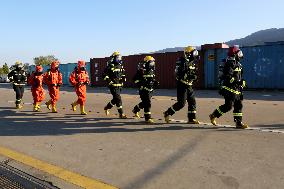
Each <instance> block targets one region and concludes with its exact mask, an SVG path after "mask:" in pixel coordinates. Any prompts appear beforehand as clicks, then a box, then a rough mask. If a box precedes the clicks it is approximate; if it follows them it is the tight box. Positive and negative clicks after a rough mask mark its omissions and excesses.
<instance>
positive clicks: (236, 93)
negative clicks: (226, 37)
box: [213, 57, 245, 123]
mask: <svg viewBox="0 0 284 189" xmlns="http://www.w3.org/2000/svg"><path fill="white" fill-rule="evenodd" d="M220 81H221V83H220V84H221V88H220V91H219V93H220V94H221V95H222V96H224V98H225V104H224V105H222V106H220V107H218V108H217V109H216V110H215V111H214V112H213V116H214V117H217V118H219V117H221V116H222V115H223V114H224V113H226V112H229V111H230V110H231V109H232V107H234V111H233V115H234V120H235V122H236V123H241V122H242V116H243V113H242V109H243V104H242V100H243V94H242V90H243V87H245V81H244V79H243V69H242V65H241V63H240V62H239V61H237V60H235V58H230V57H229V58H227V59H226V61H225V63H224V67H223V74H222V76H221V77H220Z"/></svg>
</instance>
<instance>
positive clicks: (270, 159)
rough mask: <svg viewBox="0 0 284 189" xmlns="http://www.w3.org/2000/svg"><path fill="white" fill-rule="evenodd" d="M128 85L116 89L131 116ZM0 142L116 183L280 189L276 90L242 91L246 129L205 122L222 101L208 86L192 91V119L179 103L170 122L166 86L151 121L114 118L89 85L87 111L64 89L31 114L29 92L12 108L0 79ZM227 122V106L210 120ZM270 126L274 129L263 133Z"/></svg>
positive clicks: (282, 123) (281, 146) (136, 187)
mask: <svg viewBox="0 0 284 189" xmlns="http://www.w3.org/2000/svg"><path fill="white" fill-rule="evenodd" d="M136 93H137V92H136V90H133V89H128V90H124V94H123V102H124V107H125V111H126V113H127V114H128V115H129V117H131V116H132V115H131V110H132V107H133V106H134V105H135V104H136V103H138V102H139V99H138V96H137V95H136ZM0 94H1V100H0V117H1V120H0V146H3V147H6V148H9V149H11V150H14V151H16V152H20V153H23V154H25V155H28V156H31V157H33V158H36V159H38V160H41V161H43V162H47V163H50V164H53V165H56V166H60V167H62V168H64V169H66V170H69V171H72V172H75V173H78V174H81V175H84V176H87V177H89V178H93V179H96V180H99V181H103V182H105V183H108V184H110V185H113V186H116V187H118V188H122V189H140V188H141V189H142V188H143V189H144V188H145V189H146V188H153V189H160V188H163V189H168V188H169V189H172V188H176V189H187V188H275V189H276V188H283V186H284V134H283V131H284V117H283V112H284V101H283V100H284V93H283V92H271V91H268V92H259V91H255V92H246V99H247V100H245V102H244V104H245V108H244V114H245V119H244V121H245V122H247V123H249V124H250V126H251V127H252V129H254V130H236V129H234V128H229V127H227V128H224V127H222V126H220V127H217V128H216V127H213V126H210V125H206V123H208V122H209V120H208V114H209V113H211V111H213V110H214V108H216V107H217V106H218V105H221V104H222V102H223V100H222V99H221V98H220V97H219V96H218V94H217V92H216V91H197V93H196V94H197V95H196V96H197V103H198V117H199V119H200V121H202V122H204V123H205V124H202V125H200V126H198V127H197V126H192V125H188V124H185V123H184V122H183V121H185V120H186V112H187V110H186V108H184V110H182V111H180V112H178V113H177V114H176V115H175V116H174V117H173V119H175V120H176V121H173V122H172V123H171V124H164V122H163V120H162V112H163V111H164V110H165V109H166V108H167V107H169V106H170V105H172V104H173V103H174V102H175V99H176V98H175V91H174V90H158V91H157V92H156V93H155V96H154V99H153V110H152V114H153V116H154V117H155V118H156V122H157V124H156V125H151V126H149V125H144V124H143V122H141V121H143V120H142V119H141V120H135V119H133V118H130V119H127V120H119V119H117V115H115V114H117V112H116V110H115V109H113V111H112V115H111V116H110V117H105V115H104V114H103V113H104V112H103V111H102V109H103V107H104V105H105V104H106V103H107V101H108V100H109V99H110V95H109V94H108V93H107V90H106V89H104V88H99V89H98V88H90V89H89V93H88V105H87V107H86V109H87V110H88V111H89V114H88V115H87V116H81V115H78V113H79V112H78V113H73V112H72V111H71V110H70V103H71V102H72V101H73V100H74V99H75V94H74V92H73V91H72V88H69V87H65V88H63V90H62V92H61V100H60V102H59V108H58V109H59V113H58V114H52V113H48V111H47V110H46V108H44V107H43V108H42V112H40V113H36V114H35V113H33V112H32V111H31V110H32V106H31V104H30V103H31V102H32V99H31V93H30V92H29V91H28V90H26V93H25V97H24V101H25V103H26V104H25V108H24V109H22V110H19V111H17V110H15V109H14V104H13V102H12V101H14V93H13V90H12V89H11V88H10V86H9V85H6V84H1V85H0ZM218 121H219V123H220V124H222V125H232V124H233V119H232V113H230V114H228V115H225V116H224V117H223V118H221V119H220V120H218ZM267 131H275V133H272V132H267ZM0 160H1V161H5V162H8V164H9V165H12V166H14V167H17V168H19V169H21V170H24V171H26V172H28V173H30V174H32V175H35V176H37V177H39V178H42V179H44V180H48V181H51V182H53V184H54V185H56V186H58V187H60V188H71V189H72V188H80V187H78V186H75V185H73V184H70V182H65V181H63V180H61V179H58V178H57V177H55V176H53V175H52V174H47V173H45V172H42V171H39V170H37V169H34V168H31V167H30V166H27V165H24V164H21V163H18V162H16V161H14V160H12V159H9V158H7V157H5V156H0Z"/></svg>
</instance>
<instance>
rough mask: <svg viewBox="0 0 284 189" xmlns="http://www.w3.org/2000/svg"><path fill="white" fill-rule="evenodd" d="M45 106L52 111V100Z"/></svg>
mask: <svg viewBox="0 0 284 189" xmlns="http://www.w3.org/2000/svg"><path fill="white" fill-rule="evenodd" d="M45 105H46V108H47V109H48V110H51V100H49V101H47V102H46V103H45Z"/></svg>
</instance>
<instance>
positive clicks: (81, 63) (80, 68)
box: [77, 60, 86, 71]
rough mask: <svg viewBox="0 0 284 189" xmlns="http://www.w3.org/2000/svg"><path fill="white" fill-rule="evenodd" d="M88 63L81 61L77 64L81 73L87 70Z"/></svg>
mask: <svg viewBox="0 0 284 189" xmlns="http://www.w3.org/2000/svg"><path fill="white" fill-rule="evenodd" d="M85 67H86V63H85V61H83V60H79V61H78V63H77V68H78V69H79V70H80V71H84V70H85V69H86V68H85Z"/></svg>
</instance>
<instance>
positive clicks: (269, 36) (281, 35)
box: [153, 28, 284, 53]
mask: <svg viewBox="0 0 284 189" xmlns="http://www.w3.org/2000/svg"><path fill="white" fill-rule="evenodd" d="M278 41H284V28H271V29H266V30H261V31H258V32H255V33H252V34H251V35H248V36H247V37H244V38H240V39H234V40H231V41H228V42H225V43H226V44H228V45H240V46H255V45H264V44H265V43H268V42H278ZM199 48H200V47H197V49H199ZM183 49H184V47H174V48H166V49H163V50H159V51H156V52H153V53H165V52H177V51H183Z"/></svg>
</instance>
